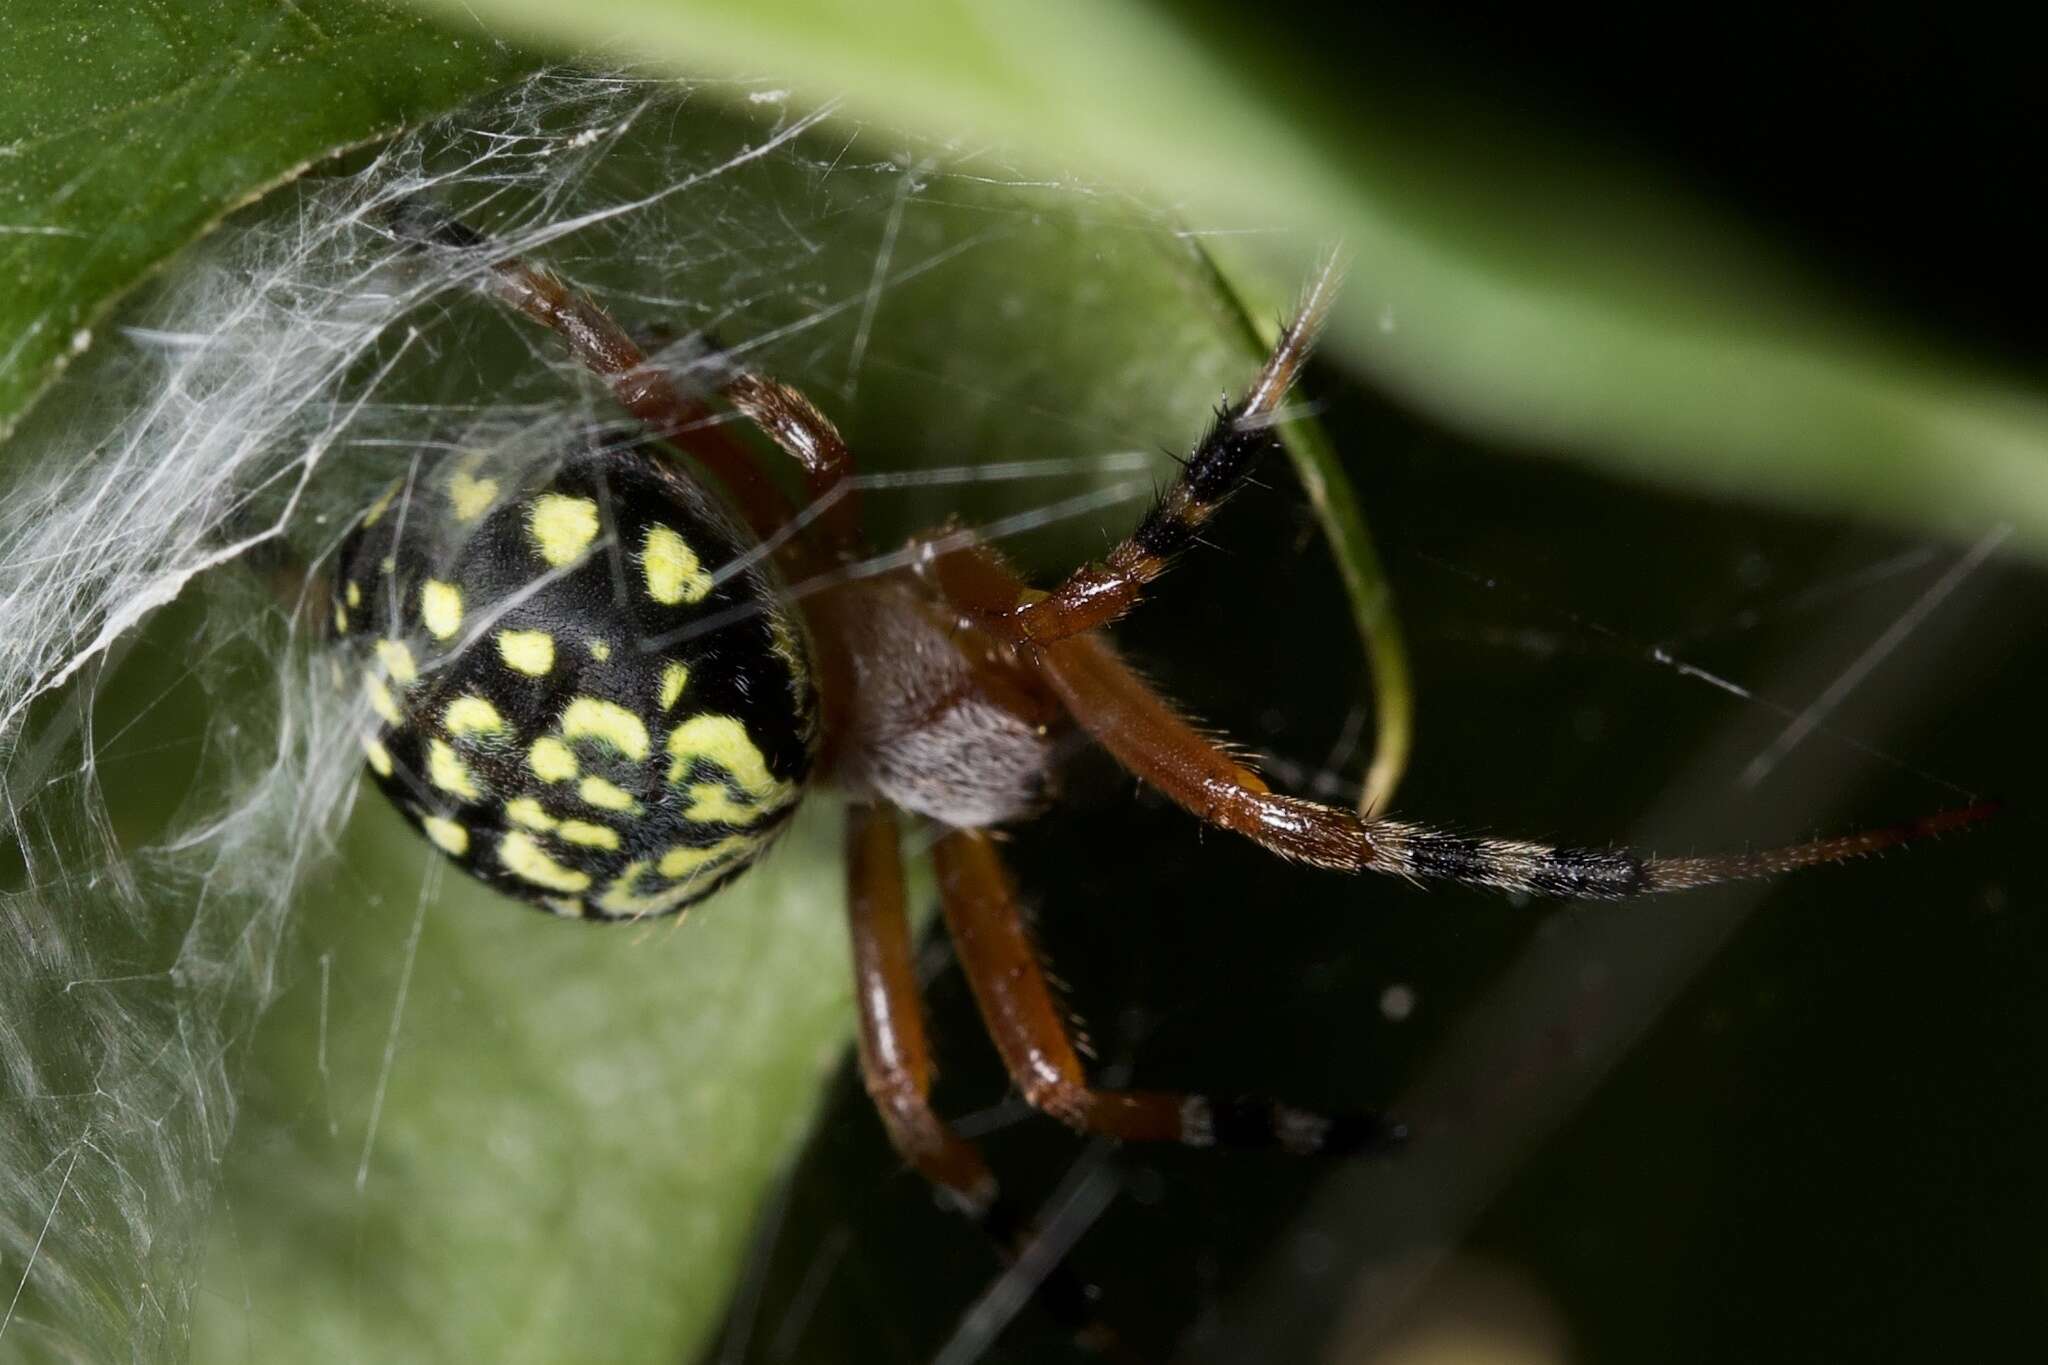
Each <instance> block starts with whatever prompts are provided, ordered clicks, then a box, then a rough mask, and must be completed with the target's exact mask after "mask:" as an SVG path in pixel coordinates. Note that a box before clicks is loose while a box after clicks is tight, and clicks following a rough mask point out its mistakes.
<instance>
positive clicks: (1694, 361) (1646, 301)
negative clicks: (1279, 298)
mask: <svg viewBox="0 0 2048 1365" xmlns="http://www.w3.org/2000/svg"><path fill="white" fill-rule="evenodd" d="M423 2H424V0H423ZM433 3H434V4H436V5H439V6H446V7H448V8H450V9H454V8H458V7H459V8H460V9H462V10H465V11H470V10H473V11H474V12H476V13H479V14H482V15H484V16H485V17H486V18H487V19H490V20H493V21H497V22H501V23H503V24H504V25H506V27H507V28H508V30H513V31H517V32H519V33H521V34H523V35H529V36H532V37H535V38H547V39H552V40H554V41H557V42H562V43H567V44H570V45H573V46H574V47H576V48H577V49H578V50H585V51H589V50H600V49H604V50H614V49H616V50H624V51H627V52H630V53H632V54H633V55H634V57H635V59H636V60H643V61H647V60H652V61H660V62H665V63H667V64H669V65H671V66H673V67H675V68H677V69H679V70H684V71H689V72H697V73H707V72H708V73H726V74H744V75H748V76H755V77H763V78H767V79H769V80H772V81H775V82H789V83H794V84H796V85H798V86H799V87H801V88H803V89H805V90H807V91H809V92H812V93H832V92H843V93H844V96H845V98H846V101H847V108H848V110H849V111H850V112H853V113H855V114H857V115H859V116H861V117H867V118H875V119H880V120H884V121H887V122H890V123H895V124H900V125H902V126H906V127H915V128H922V129H924V130H926V131H928V132H930V133H932V134H933V135H935V136H938V137H941V138H945V139H961V140H964V139H970V138H976V137H994V138H997V139H999V140H1001V142H1002V143H1004V144H1005V145H1007V146H1008V147H1010V148H1013V149H1015V150H1016V151H1017V152H1019V153H1021V154H1024V155H1027V156H1028V157H1029V158H1030V159H1032V160H1034V161H1035V162H1036V163H1037V164H1038V165H1039V167H1040V168H1041V170H1043V171H1045V172H1046V173H1048V174H1054V175H1062V174H1068V173H1073V172H1080V173H1084V174H1088V175H1093V176H1097V177H1101V178H1102V179H1104V180H1106V181H1107V182H1109V183H1111V184H1114V185H1117V186H1120V187H1125V188H1131V189H1143V190H1145V191H1147V192H1149V193H1151V194H1153V195H1155V196H1159V197H1161V198H1163V199H1164V200H1166V201H1168V202H1172V203H1175V204H1178V205H1183V206H1185V208H1186V212H1187V215H1188V216H1189V218H1190V219H1191V220H1193V221H1195V222H1198V223H1200V224H1201V225H1203V226H1205V227H1209V226H1222V227H1229V226H1239V227H1254V228H1263V229H1270V228H1272V226H1273V225H1276V224H1278V225H1282V226H1283V227H1284V228H1285V229H1287V230H1288V231H1289V232H1290V233H1301V232H1306V233H1307V234H1310V235H1325V234H1327V235H1341V236H1342V237H1343V238H1344V240H1345V241H1346V243H1347V244H1348V246H1349V247H1350V248H1351V250H1352V251H1353V253H1354V254H1355V256H1356V258H1357V260H1358V261H1359V268H1358V270H1357V272H1356V274H1355V276H1354V278H1353V281H1352V285H1351V288H1350V291H1349V293H1348V295H1347V306H1346V308H1345V311H1344V314H1343V315H1342V317H1340V319H1339V323H1340V326H1339V327H1338V329H1337V333H1336V340H1337V342H1338V344H1339V345H1340V346H1342V347H1343V348H1344V349H1345V351H1346V352H1347V353H1348V354H1349V355H1350V357H1351V359H1352V360H1353V361H1354V362H1355V363H1356V364H1358V365H1360V366H1362V367H1363V368H1365V369H1367V370H1368V371H1370V372H1371V373H1372V374H1373V375H1374V376H1375V377H1376V378H1377V379H1378V380H1379V381H1380V382H1381V383H1383V384H1385V385H1386V386H1388V387H1389V388H1391V389H1393V390H1395V391H1397V392H1398V393H1400V394H1401V395H1403V396H1404V397H1405V399H1406V400H1407V401H1409V402H1411V403H1413V404H1415V405H1417V406H1419V407H1422V408H1424V409H1426V410H1427V411H1429V412H1431V413H1432V414H1434V415H1436V416H1438V417H1440V418H1441V419H1442V420H1445V421H1447V422H1451V423H1453V424H1456V425H1458V426H1460V427H1463V428H1465V429H1466V430H1468V431H1471V432H1474V433H1477V434H1483V435H1487V436H1490V437H1492V438H1495V439H1500V440H1505V441H1508V442H1513V443H1519V444H1522V445H1525V446H1528V447H1531V448H1535V449H1540V450H1543V451H1546V452H1563V453H1568V454H1570V455H1572V456H1575V457H1578V458H1583V459H1587V460H1591V461H1596V462H1598V463H1600V464H1602V465H1605V466H1606V467H1608V468H1610V469H1614V470H1619V471H1624V472H1628V473H1631V474H1636V475H1640V476H1644V477H1649V478H1655V479H1658V480H1662V481H1667V482H1671V483H1676V484H1681V485H1686V486H1691V487H1696V488H1703V489H1710V490H1716V491H1720V492H1725V493H1732V494H1738V495H1742V496H1747V497H1761V498H1768V499H1771V500H1774V501H1777V502H1780V503H1783V504H1785V505H1788V506H1795V507H1804V508H1811V509H1817V510H1822V511H1830V512H1849V513H1857V514H1864V515H1870V516H1875V517H1880V518H1884V519H1888V520H1892V521H1895V522H1900V523H1903V524H1907V525H1911V526H1914V527H1918V528H1923V529H1932V530H1935V531H1938V532H1942V533H1947V534H1972V533H1974V532H1975V531H1977V530H1981V529H1982V528H1983V527H1984V526H1985V525H1986V524H1989V523H1992V522H1998V521H2011V522H2012V523H2014V524H2015V526H2016V527H2017V528H2018V530H2019V533H2020V538H2021V539H2022V540H2023V541H2025V542H2027V543H2029V544H2031V545H2032V546H2033V547H2034V548H2035V549H2036V550H2041V549H2044V548H2048V410H2044V404H2043V402H2042V398H2043V394H2042V392H2041V389H2040V387H2039V386H2038V385H2035V384H2028V383H2022V382H2017V381H2015V380H2013V379H2011V378H2009V377H2006V376H2002V375H1999V374H1997V373H1994V372H1990V371H1987V370H1985V369H1983V368H1981V367H1979V366H1977V365H1975V364H1973V363H1971V362H1969V361H1966V360H1964V359H1963V358H1960V357H1957V356H1953V355H1946V354H1942V353H1940V352H1938V351H1935V350H1933V349H1932V348H1931V347H1930V346H1928V345H1927V344H1925V343H1924V342H1922V341H1921V340H1919V339H1917V338H1915V337H1913V336H1911V335H1907V334H1903V333H1901V332H1900V331H1899V330H1898V329H1896V328H1892V327H1887V326H1882V325H1879V324H1874V323H1871V322H1869V321H1868V320H1867V319H1866V318H1865V317H1864V316H1863V314H1862V311H1861V309H1860V308H1859V307H1857V306H1856V305H1855V304H1854V303H1852V302H1851V301H1848V300H1843V299H1840V298H1836V297H1831V296H1829V295H1828V294H1827V293H1826V292H1825V291H1824V290H1821V289H1819V288H1818V287H1817V286H1816V285H1815V284H1814V283H1813V281H1812V280H1811V278H1810V277H1809V276H1808V274H1807V272H1805V271H1803V270H1801V269H1800V268H1799V267H1798V266H1797V264H1796V263H1787V262H1786V261H1784V260H1782V259H1781V258H1780V257H1779V256H1778V255H1777V254H1776V253H1774V252H1773V251H1772V250H1770V249H1769V248H1768V247H1766V246H1760V245H1759V244H1757V243H1756V242H1754V241H1752V240H1749V239H1748V238H1746V237H1745V235H1744V234H1743V233H1741V232H1739V231H1737V230H1736V229H1734V228H1733V227H1732V226H1731V225H1730V224H1729V223H1728V222H1727V221H1725V220H1724V219H1723V218H1722V217H1721V216H1720V215H1718V214H1717V213H1716V212H1715V211H1714V210H1713V209H1712V208H1711V207H1710V206H1705V205H1701V204H1699V203H1696V202H1691V201H1689V200H1688V199H1686V198H1685V197H1684V196H1683V195H1681V194H1680V193H1678V192H1677V191H1676V190H1675V189H1674V187H1673V186H1672V185H1670V184H1669V183H1667V182H1666V181H1664V180H1663V179H1662V178H1661V177H1659V176H1658V175H1656V174H1655V173H1652V172H1650V171H1647V170H1645V169H1644V168H1641V167H1636V166H1628V165H1622V164H1616V163H1614V162H1612V161H1607V160H1602V159H1600V158H1597V157H1595V156H1593V155H1591V154H1589V153H1588V152H1587V151H1586V150H1585V149H1583V148H1580V147H1576V146H1574V145H1572V143H1571V142H1570V141H1569V140H1568V139H1565V138H1563V137H1556V136H1545V135H1544V134H1543V133H1542V132H1541V131H1540V130H1532V129H1531V128H1530V127H1529V126H1528V123H1527V119H1526V117H1525V116H1523V115H1521V114H1520V113H1519V112H1509V113H1503V114H1502V115H1499V116H1490V115H1489V114H1488V113H1487V112H1486V111H1485V110H1483V109H1480V108H1476V107H1468V106H1467V105H1463V104H1461V105H1459V106H1458V107H1456V108H1455V109H1450V110H1437V111H1434V113H1435V115H1437V116H1430V115H1431V113H1432V111H1429V110H1424V111H1421V114H1420V115H1418V114H1417V111H1414V110H1408V111H1405V112H1403V111H1398V110H1396V109H1395V108H1394V106H1393V105H1392V103H1391V97H1390V96H1388V95H1387V94H1385V93H1383V92H1384V91H1386V90H1389V89H1391V88H1393V87H1397V86H1400V85H1403V84H1405V83H1406V81H1405V80H1404V76H1405V75H1406V74H1408V73H1402V72H1399V71H1394V70H1379V71H1375V70H1364V71H1357V72H1347V73H1345V80H1346V86H1345V88H1344V89H1343V90H1341V91H1332V92H1328V93H1323V92H1317V91H1314V90H1304V89H1302V88H1301V82H1302V80H1303V79H1304V78H1303V77H1302V75H1301V69H1302V68H1301V64H1300V63H1299V62H1298V61H1297V60H1296V59H1297V58H1298V57H1300V55H1301V54H1300V53H1297V52H1293V51H1291V50H1289V49H1288V48H1287V47H1285V46H1284V40H1283V39H1281V38H1278V37H1276V36H1275V35H1273V34H1272V33H1270V32H1268V31H1267V29H1266V26H1264V25H1262V24H1261V23H1260V21H1259V20H1258V19H1257V18H1249V17H1243V16H1236V15H1234V14H1233V12H1232V11H1231V10H1230V9H1229V8H1227V7H1212V8H1210V9H1208V10H1205V11H1203V12H1204V13H1206V14H1207V15H1208V16H1209V17H1207V18H1206V19H1203V20H1196V19H1192V18H1187V17H1181V16H1176V15H1172V14H1169V13H1167V12H1166V10H1165V9H1164V8H1163V7H1155V6H1151V5H1143V4H1138V3H1129V2H1110V3H1105V2H1104V0H1046V3H1040V4H1030V5H998V6H990V5H980V4H965V3H953V4H928V3H913V2H912V0H882V2H881V3H874V4H866V5H861V6H857V7H848V6H844V5H840V4H836V3H830V2H829V0H749V2H748V3H744V4H736V3H725V2H722V0H610V2H609V3H588V4H580V5H567V6H565V5H556V4H552V3H547V2H546V0H461V3H460V4H459V6H458V5H457V4H456V0H433ZM1287 240H1288V239H1287V238H1285V237H1283V238H1282V242H1283V243H1285V242H1286V241H1287ZM1291 245H1292V246H1293V248H1294V249H1293V250H1292V251H1288V250H1285V249H1281V248H1277V247H1276V249H1274V250H1272V251H1270V252H1268V253H1267V254H1268V255H1269V257H1271V258H1272V260H1273V261H1277V262H1278V264H1277V267H1274V266H1272V265H1271V263H1270V262H1269V268H1276V269H1277V277H1278V279H1280V280H1283V281H1285V280H1291V279H1292V278H1294V277H1295V276H1297V275H1298V273H1299V271H1300V269H1301V268H1302V264H1303V262H1304V261H1305V260H1306V259H1307V257H1308V256H1309V255H1310V254H1311V251H1312V248H1313V245H1314V244H1313V243H1312V242H1308V241H1300V240H1295V241H1292V243H1291Z"/></svg>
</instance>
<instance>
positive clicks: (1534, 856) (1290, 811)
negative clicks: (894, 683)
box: [923, 546, 1998, 900]
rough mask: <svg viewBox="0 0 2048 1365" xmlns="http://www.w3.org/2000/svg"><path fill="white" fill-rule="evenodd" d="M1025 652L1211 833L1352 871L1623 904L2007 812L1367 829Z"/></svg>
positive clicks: (957, 562)
mask: <svg viewBox="0 0 2048 1365" xmlns="http://www.w3.org/2000/svg"><path fill="white" fill-rule="evenodd" d="M923 572H924V574H925V576H926V577H927V578H928V579H929V580H930V581H931V582H932V583H933V584H934V585H935V586H937V588H938V589H939V591H940V592H941V593H942V594H944V595H945V596H946V598H947V599H948V600H950V601H952V602H954V603H955V604H957V605H958V606H959V607H960V608H961V609H962V610H963V611H964V612H966V613H968V614H969V616H970V617H971V618H980V617H982V616H983V615H985V614H986V613H987V612H988V611H989V610H990V608H991V606H992V605H994V604H999V603H1001V602H1003V601H1006V600H1007V601H1015V600H1017V597H1018V595H1019V594H1020V593H1021V592H1022V591H1023V589H1022V587H1021V585H1020V584H1019V583H1018V581H1017V579H1016V577H1015V576H1014V575H1013V574H1011V572H1010V571H1009V569H1008V568H1007V567H1005V566H1004V564H1003V563H1002V561H1001V560H999V559H998V558H996V556H995V555H994V554H993V553H992V552H991V551H989V550H988V549H987V548H985V547H983V546H969V547H966V548H964V549H959V550H955V551H952V552H950V553H947V554H943V555H937V556H934V557H933V558H932V559H931V560H929V561H927V562H926V564H925V565H924V566H923ZM1020 654H1021V656H1022V657H1024V658H1026V659H1028V660H1029V661H1031V662H1032V663H1034V664H1035V665H1036V667H1037V670H1038V672H1039V674H1040V675H1041V676H1042V677H1044V678H1045V680H1046V681H1047V683H1048V684H1050V686H1051V687H1052V689H1053V691H1054V692H1055V693H1056V694H1057V695H1058V696H1059V698H1060V701H1061V702H1062V704H1063V705H1065V707H1066V709H1067V711H1068V713H1069V714H1071V715H1072V716H1073V717H1074V719H1075V720H1076V721H1078V722H1079V723H1080V725H1081V727H1082V728H1083V729H1084V730H1086V731H1087V732H1088V733H1089V735H1090V736H1091V737H1092V738H1093V739H1094V740H1095V741H1096V742H1097V743H1098V744H1100V745H1102V747H1103V748H1105V749H1107V750H1108V751H1109V752H1110V753H1111V755H1113V756H1114V757H1115V758H1116V760H1117V761H1118V762H1119V763H1121V764H1122V765H1123V766H1124V767H1125V768H1127V769H1129V770H1130V771H1131V772H1132V773H1133V774H1135V775H1136V776H1137V777H1139V778H1141V779H1142V780H1143V781H1145V782H1146V783H1147V784H1149V785H1151V786H1153V787H1155V788H1157V789H1158V790H1159V791H1160V792H1162V793H1164V794H1165V795H1166V796H1168V797H1169V798H1171V799H1172V800H1173V801H1174V802H1176V803H1177V804H1179V805H1180V806H1182V807H1184V808H1186V809H1187V810H1188V811H1190V812H1191V813H1193V814H1194V815H1195V816H1196V817H1198V818H1199V819H1201V820H1203V821H1205V822H1207V823H1209V824H1212V825H1216V826H1219V827H1220V828H1223V829H1228V830H1233V831H1235V832H1236V833H1239V834H1243V835H1245V836H1246V837H1248V838H1250V839H1252V840H1254V841H1256V842H1257V843H1259V844H1261V845H1263V846H1264V847H1266V848H1268V849H1271V850H1272V851H1273V852H1275V853H1278V854H1281V855H1282V856H1284V857H1288V858H1295V859H1299V860H1300V861H1302V862H1307V863H1313V864H1315V865H1316V866H1318V867H1327V868H1331V869H1333V870H1336V871H1340V872H1358V871H1375V872H1388V873H1392V874H1393V875H1395V876H1400V877H1410V878H1443V879H1446V880H1450V881H1459V882H1465V883H1467V884H1470V885H1475V886H1486V887H1492V888H1494V889H1496V890H1501V891H1520V892H1527V893H1529V894H1532V895H1539V896H1558V897H1571V898H1586V899H1600V900H1613V899H1618V898H1621V897H1625V896H1634V895H1641V894H1644V893H1648V892H1654V891H1680V890H1685V889H1687V888H1690V887H1696V886H1706V885H1710V884H1712V883H1714V882H1721V881H1729V880H1733V879H1736V878H1742V877H1769V876H1776V875H1778V874H1780V873H1784V872H1790V871H1793V870H1795V869H1798V868H1802V867H1813V866H1816V865H1819V864H1822V863H1832V862H1840V861H1842V860H1843V859H1846V858H1854V857H1859V856H1862V855H1864V854H1868V853H1875V852H1877V851H1879V850H1880V849H1885V848H1890V847H1892V846H1894V845H1897V844H1902V843H1906V842H1909V841H1911V840H1914V839H1921V838H1926V837H1929V836H1932V835H1936V834H1942V833H1945V832H1947V831H1949V830H1953V829H1959V828H1962V827H1963V826H1966V825H1969V824H1973V823H1975V822H1977V821H1979V820H1983V819H1986V818H1988V817H1989V816H1991V815H1992V814H1994V813H1995V812H1996V811H1997V810H1998V805H1997V803H1995V802H1982V803H1979V804H1977V805H1973V806H1966V807H1962V808H1960V809H1956V810H1948V811H1940V812H1937V813H1936V814H1933V815H1928V816H1923V817H1921V818H1919V819H1917V820H1909V821H1905V822H1903V823H1901V824H1897V825H1888V826H1885V827H1883V828H1881V829H1873V830H1864V831H1861V832H1859V833H1855V834H1846V835H1839V836H1836V837H1833V838H1827V839H1816V840H1814V841H1812V842H1810V843H1804V844H1794V845H1791V846H1789V847H1786V848H1776V849H1768V850H1765V851H1763V852H1760V853H1738V854H1725V855H1710V856H1705V857H1688V858H1652V857H1643V856H1639V855H1637V854H1634V853H1630V852H1628V851H1627V850H1625V849H1615V848H1553V847H1551V846H1549V845H1547V844H1540V843H1531V842H1528V841H1525V840H1520V839H1482V838H1474V837H1470V836H1467V835H1462V834H1452V833H1447V832H1445V831H1442V830H1434V829H1430V828H1428V827H1426V826H1422V825H1415V824H1410V823H1408V822H1406V821H1402V820H1382V819H1372V820H1368V819H1364V818H1362V817H1360V816H1359V815H1357V814H1356V813H1354V812H1352V811H1350V810H1346V809H1343V808H1340V807H1336V806H1325V805H1322V804H1321V803H1319V802H1315V801H1308V800H1304V799H1302V798H1300V797H1295V796H1286V795H1283V794H1281V793H1279V792H1275V791H1273V790H1271V789H1270V788H1269V787H1267V785H1266V784H1265V782H1264V781H1262V780H1261V779H1260V777H1259V776H1258V774H1257V773H1254V772H1252V771H1251V769H1249V768H1247V767H1246V766H1245V765H1244V764H1242V763H1240V762H1238V761H1237V760H1236V759H1235V758H1233V757H1231V756H1230V754H1229V753H1228V752H1226V751H1225V750H1224V749H1223V748H1221V747H1220V746H1218V745H1217V744H1216V743H1215V742H1214V741H1213V740H1211V739H1210V738H1208V737H1207V736H1206V735H1204V734H1202V733H1201V732H1200V731H1199V730H1197V729H1195V727H1194V726H1192V725H1190V724H1188V722H1187V721H1186V720H1185V719H1184V718H1183V717H1182V716H1181V715H1180V713H1179V712H1178V711H1176V710H1175V709H1174V708H1173V706H1172V705H1171V704H1170V703H1168V702H1167V701H1165V700H1164V699H1163V698H1161V697H1160V696H1159V694H1158V693H1157V692H1155V691H1153V690H1152V688H1151V687H1150V686H1148V685H1147V684H1146V683H1145V682H1144V681H1143V680H1141V679H1140V678H1139V677H1138V676H1137V675H1136V674H1134V673H1132V672H1131V670H1130V669H1129V668H1127V667H1125V665H1124V663H1123V661H1122V660H1121V659H1119V658H1117V656H1116V653H1115V651H1114V650H1113V649H1111V648H1110V646H1109V645H1108V644H1107V643H1106V642H1104V641H1103V640H1101V639H1100V638H1098V637H1093V636H1077V637H1075V638H1073V639H1066V640H1059V641H1055V642H1053V643H1051V644H1047V645H1044V646H1042V647H1039V648H1037V649H1027V650H1023V651H1020Z"/></svg>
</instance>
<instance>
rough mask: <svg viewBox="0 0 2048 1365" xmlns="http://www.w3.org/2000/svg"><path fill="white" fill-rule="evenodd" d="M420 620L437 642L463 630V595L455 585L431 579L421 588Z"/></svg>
mask: <svg viewBox="0 0 2048 1365" xmlns="http://www.w3.org/2000/svg"><path fill="white" fill-rule="evenodd" d="M420 620H422V621H424V622H426V626H427V630H428V632H429V633H430V634H432V635H433V637H434V638H435V639H436V640H445V639H447V638H448V637H449V636H451V635H453V634H454V633H455V632H456V631H458V630H461V629H462V593H461V590H460V589H458V588H457V587H456V586H455V585H454V584H453V583H443V582H441V581H440V580H439V579H437V578H429V579H428V580H427V581H426V582H425V583H424V584H422V585H421V586H420Z"/></svg>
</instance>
